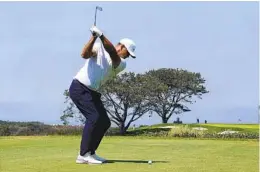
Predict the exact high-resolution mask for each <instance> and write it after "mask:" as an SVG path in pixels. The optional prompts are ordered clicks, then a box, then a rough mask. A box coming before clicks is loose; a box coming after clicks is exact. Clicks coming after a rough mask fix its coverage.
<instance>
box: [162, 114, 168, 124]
mask: <svg viewBox="0 0 260 172" xmlns="http://www.w3.org/2000/svg"><path fill="white" fill-rule="evenodd" d="M162 123H163V124H166V123H168V118H167V117H166V115H163V116H162Z"/></svg>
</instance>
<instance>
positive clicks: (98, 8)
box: [94, 6, 103, 26]
mask: <svg viewBox="0 0 260 172" xmlns="http://www.w3.org/2000/svg"><path fill="white" fill-rule="evenodd" d="M97 10H99V11H103V9H102V7H100V6H96V10H95V21H94V26H96V24H97Z"/></svg>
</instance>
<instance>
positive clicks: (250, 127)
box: [130, 123, 259, 133]
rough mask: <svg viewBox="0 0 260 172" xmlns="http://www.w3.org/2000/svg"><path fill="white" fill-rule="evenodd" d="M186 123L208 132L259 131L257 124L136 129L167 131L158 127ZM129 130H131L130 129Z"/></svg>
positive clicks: (155, 126)
mask: <svg viewBox="0 0 260 172" xmlns="http://www.w3.org/2000/svg"><path fill="white" fill-rule="evenodd" d="M184 125H187V126H189V127H203V128H207V129H208V131H209V132H211V133H213V132H221V131H225V130H234V131H239V132H242V133H259V125H258V124H172V123H171V124H157V125H152V126H146V127H140V128H137V131H135V132H138V130H140V132H142V130H143V131H149V130H151V131H155V130H156V131H160V130H161V131H169V130H170V129H166V128H160V127H164V126H184ZM130 131H132V130H131V129H130Z"/></svg>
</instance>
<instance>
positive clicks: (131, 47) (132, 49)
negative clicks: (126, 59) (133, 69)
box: [119, 38, 136, 58]
mask: <svg viewBox="0 0 260 172" xmlns="http://www.w3.org/2000/svg"><path fill="white" fill-rule="evenodd" d="M119 43H120V44H122V45H124V46H125V47H126V49H127V51H128V52H129V54H130V55H131V56H132V57H133V58H135V53H134V52H135V48H136V45H135V43H134V41H133V40H131V39H129V38H124V39H121V40H120V42H119Z"/></svg>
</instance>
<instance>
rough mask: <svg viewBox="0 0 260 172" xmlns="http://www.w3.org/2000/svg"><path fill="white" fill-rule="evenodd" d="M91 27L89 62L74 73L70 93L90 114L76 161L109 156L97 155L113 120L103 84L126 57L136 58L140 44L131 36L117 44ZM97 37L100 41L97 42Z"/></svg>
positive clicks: (86, 53)
mask: <svg viewBox="0 0 260 172" xmlns="http://www.w3.org/2000/svg"><path fill="white" fill-rule="evenodd" d="M90 31H91V33H92V36H91V38H90V40H89V42H88V43H87V44H86V45H85V47H84V48H83V51H82V54H81V56H82V57H83V58H84V59H86V62H85V64H84V66H83V67H82V68H81V69H80V70H79V72H78V73H77V74H76V76H75V77H74V79H73V81H72V83H71V85H70V88H69V95H70V98H71V100H72V101H73V102H74V104H75V105H76V106H77V108H78V109H79V110H80V112H81V113H82V114H83V115H84V116H85V118H86V123H85V126H84V129H83V134H82V139H81V144H80V154H79V155H78V157H77V159H76V163H80V164H82V163H89V164H102V163H103V162H105V161H106V160H105V159H104V158H101V157H99V156H97V154H96V150H97V148H98V146H99V144H100V142H101V140H102V138H103V136H104V134H105V132H106V131H107V129H108V128H109V127H110V125H111V122H110V119H109V117H108V115H107V112H106V109H105V108H104V105H103V103H102V101H101V93H100V92H99V88H100V87H101V86H102V85H103V84H105V82H106V81H107V80H109V79H111V78H113V77H115V76H116V75H117V74H118V73H119V72H121V71H123V70H124V69H125V68H126V61H125V59H126V58H128V57H129V56H132V57H133V58H135V53H134V51H135V48H136V46H135V43H134V42H133V41H132V40H131V39H128V38H124V39H122V40H120V41H119V43H118V44H117V45H116V46H115V47H114V46H113V44H112V43H111V42H110V41H109V40H108V39H107V38H106V37H105V36H104V34H103V33H102V32H101V31H100V30H99V29H98V28H97V27H96V26H93V27H91V28H90ZM97 38H100V40H101V41H100V43H95V41H96V40H97Z"/></svg>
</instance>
